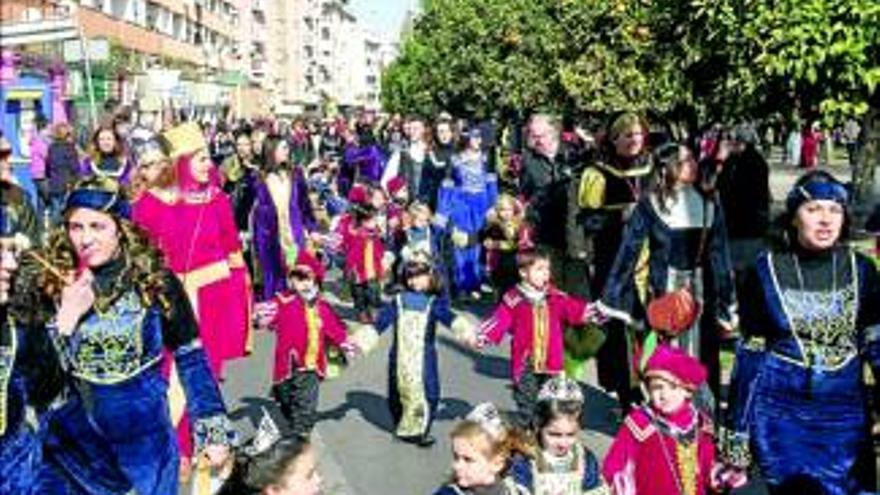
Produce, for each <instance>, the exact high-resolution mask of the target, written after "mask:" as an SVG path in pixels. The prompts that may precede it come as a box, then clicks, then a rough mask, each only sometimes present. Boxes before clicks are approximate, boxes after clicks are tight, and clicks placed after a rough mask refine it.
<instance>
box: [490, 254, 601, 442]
mask: <svg viewBox="0 0 880 495" xmlns="http://www.w3.org/2000/svg"><path fill="white" fill-rule="evenodd" d="M517 264H518V266H519V272H520V277H521V278H522V282H520V283H519V284H518V285H517V286H516V287H514V288H512V289H510V290H509V291H507V293H505V294H504V296H503V297H502V298H501V303H499V304H498V306H497V308H496V309H495V311H494V313H493V314H492V316H491V317H490V318H488V319H487V320H485V321H483V323H482V325H481V327H480V330H479V335H478V337H477V342H476V345H477V347H482V346H484V345H486V344H487V343H491V344H495V345H497V344H499V343H501V340H502V339H503V338H504V335H505V334H507V333H511V334H512V338H511V363H510V366H511V375H512V378H513V400H514V402H516V405H517V409H518V413H519V418H518V419H519V422H520V425H521V426H522V427H524V428H528V427H529V426H530V425H531V424H532V421H533V419H534V414H535V405H536V403H537V399H538V392H539V391H540V390H541V387H542V386H543V385H544V383H545V382H547V380H549V379H550V378H552V377H553V376H554V375H557V374H559V373H561V372H562V366H563V331H564V328H565V326H566V325H583V324H585V323H590V322H601V321H602V319H603V318H602V316H601V314H599V313H598V312H597V310H596V308H595V306H594V305H593V304H592V303H589V302H587V301H584V300H582V299H579V298H577V297H574V296H571V295H568V294H566V293H565V292H562V291H560V290H559V289H557V288H556V287H554V286H553V284H552V283H551V282H550V257H549V254H548V253H546V252H544V251H541V250H531V251H524V252H522V253H519V255H518V256H517Z"/></svg>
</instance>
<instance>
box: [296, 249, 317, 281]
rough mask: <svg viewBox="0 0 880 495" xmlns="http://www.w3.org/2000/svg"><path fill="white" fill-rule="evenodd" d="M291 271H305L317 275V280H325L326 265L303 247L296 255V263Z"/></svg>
mask: <svg viewBox="0 0 880 495" xmlns="http://www.w3.org/2000/svg"><path fill="white" fill-rule="evenodd" d="M291 271H305V272H309V273H311V274H312V275H313V276H314V277H315V282H317V283H319V284H320V283H322V282H323V281H324V265H322V264H321V262H320V261H318V258H315V257H314V256H313V255H312V254H311V253H309V252H308V251H307V250H305V249H303V250H301V251H300V252H299V254H297V255H296V265H294V267H293V269H292V270H291Z"/></svg>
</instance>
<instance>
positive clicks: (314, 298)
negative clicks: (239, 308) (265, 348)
mask: <svg viewBox="0 0 880 495" xmlns="http://www.w3.org/2000/svg"><path fill="white" fill-rule="evenodd" d="M323 279H324V267H323V266H321V263H320V262H319V261H318V260H317V259H315V257H314V256H312V255H311V254H309V253H308V251H306V250H302V251H300V253H299V255H298V256H297V261H296V265H295V266H294V267H293V269H292V270H291V272H290V281H289V286H290V287H293V292H292V293H291V292H282V293H279V294H277V295H276V296H275V297H274V298H272V300H270V301H267V302H265V303H262V304H259V305H258V306H257V313H258V317H259V323H260V326H262V327H273V328H274V329H275V333H276V335H277V338H276V341H275V364H274V366H273V369H272V383H273V384H274V385H273V387H272V393H273V395H274V396H275V400H277V401H278V404H279V405H280V406H281V412H282V413H283V414H284V416H285V417H286V418H287V420H288V421H289V422H290V425H291V430H292V431H293V433H295V434H297V435H300V436H303V437H308V435H309V433H311V431H312V428H313V427H314V426H315V420H316V411H317V406H318V384H319V383H320V381H321V380H322V379H323V378H324V376H325V373H326V371H327V356H326V352H325V349H326V343H327V342H329V343H330V344H332V345H334V346H336V347H339V348H341V349H342V350H343V351H344V352H345V353H346V355H347V356H353V355H354V354H355V353H356V351H357V347H356V346H355V345H354V344H351V343H349V342H348V334H347V333H346V329H345V325H344V324H343V323H342V321H341V320H340V319H339V317H338V316H337V315H336V313H335V312H334V311H333V308H332V307H331V306H330V304H328V303H327V301H325V300H324V299H323V298H322V297H321V291H320V285H321V282H322V281H323Z"/></svg>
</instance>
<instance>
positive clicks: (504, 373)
mask: <svg viewBox="0 0 880 495" xmlns="http://www.w3.org/2000/svg"><path fill="white" fill-rule="evenodd" d="M437 341H438V342H439V343H440V344H442V345H444V346H446V347H448V348H450V349H452V350H453V351H455V352H457V353H459V354H461V355H463V356H465V357H466V358H468V359H470V360H471V361H473V363H474V371H476V372H477V373H479V374H480V375H483V376H485V377H488V378H495V379H499V380H503V379H509V378H510V361H509V360H508V359H507V358H503V357H499V356H492V355H490V354H484V353H482V352H480V351H477V350H474V349H471V348H470V347H468V346H466V345H464V344H462V343H460V342H457V341H456V340H455V339H453V338H450V337H448V336H446V335H438V336H437Z"/></svg>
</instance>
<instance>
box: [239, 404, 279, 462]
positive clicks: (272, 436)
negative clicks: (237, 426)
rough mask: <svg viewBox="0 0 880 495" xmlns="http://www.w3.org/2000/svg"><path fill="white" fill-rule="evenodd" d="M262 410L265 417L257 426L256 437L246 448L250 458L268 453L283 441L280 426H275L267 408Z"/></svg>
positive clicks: (245, 450) (246, 453) (245, 451)
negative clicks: (277, 443)
mask: <svg viewBox="0 0 880 495" xmlns="http://www.w3.org/2000/svg"><path fill="white" fill-rule="evenodd" d="M262 410H263V417H262V418H260V424H259V425H258V426H257V434H256V436H254V439H253V440H252V441H251V444H250V445H249V446H247V447H245V448H244V453H245V455H248V456H250V457H253V456H256V455H260V454H262V453H263V452H266V451H267V450H269V449H270V448H272V446H273V445H275V443H276V442H278V440H281V430H279V429H278V425H276V424H275V421H273V420H272V416H270V415H269V413H268V412H267V411H266V409H265V408H262Z"/></svg>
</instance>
